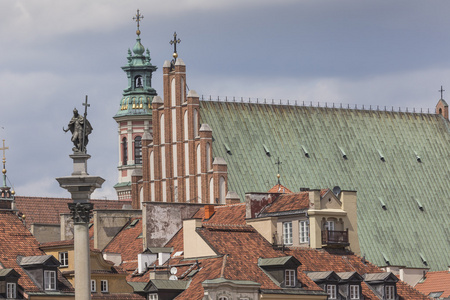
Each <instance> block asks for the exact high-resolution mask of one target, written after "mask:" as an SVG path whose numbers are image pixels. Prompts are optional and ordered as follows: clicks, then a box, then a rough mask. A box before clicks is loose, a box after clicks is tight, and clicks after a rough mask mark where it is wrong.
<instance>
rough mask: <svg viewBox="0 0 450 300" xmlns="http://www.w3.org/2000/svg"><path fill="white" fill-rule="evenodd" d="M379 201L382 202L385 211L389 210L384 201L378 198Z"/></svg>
mask: <svg viewBox="0 0 450 300" xmlns="http://www.w3.org/2000/svg"><path fill="white" fill-rule="evenodd" d="M378 200H380V204H381V207H382V208H383V209H384V210H386V209H387V208H386V203H384V201H383V199H381V198H380V197H378Z"/></svg>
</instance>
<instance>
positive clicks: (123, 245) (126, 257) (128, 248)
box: [103, 218, 144, 281]
mask: <svg viewBox="0 0 450 300" xmlns="http://www.w3.org/2000/svg"><path fill="white" fill-rule="evenodd" d="M135 220H138V222H137V223H136V224H135V225H134V226H129V225H130V224H131V223H132V222H133V221H135ZM141 234H142V218H132V219H131V220H130V221H129V222H127V223H126V224H125V226H124V227H123V228H122V230H120V231H119V233H118V234H117V235H116V236H115V237H114V238H113V239H112V240H111V241H110V242H109V243H108V245H106V247H105V249H103V252H105V253H120V254H121V256H122V264H121V267H122V268H123V269H124V270H125V271H127V272H129V273H133V272H134V270H136V268H137V267H138V264H137V259H138V254H139V253H142V252H143V251H144V249H143V240H142V238H140V237H139V236H140V235H141ZM127 280H128V279H127ZM137 281H140V280H137Z"/></svg>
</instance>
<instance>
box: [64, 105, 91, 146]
mask: <svg viewBox="0 0 450 300" xmlns="http://www.w3.org/2000/svg"><path fill="white" fill-rule="evenodd" d="M85 115H86V113H85ZM63 130H64V132H67V131H69V130H70V132H71V133H72V139H71V140H72V142H73V145H74V147H73V148H72V151H73V152H83V153H86V145H87V144H88V142H89V139H88V135H89V134H91V132H92V126H91V123H89V121H88V120H87V119H86V116H84V117H83V116H81V115H80V114H79V113H78V110H77V109H76V108H75V109H74V110H73V117H72V119H71V120H70V122H69V124H68V128H67V129H64V127H63Z"/></svg>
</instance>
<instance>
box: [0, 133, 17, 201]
mask: <svg viewBox="0 0 450 300" xmlns="http://www.w3.org/2000/svg"><path fill="white" fill-rule="evenodd" d="M8 149H9V148H8V147H6V146H5V140H3V147H2V148H0V150H2V151H3V159H2V163H3V169H2V173H3V186H2V187H0V209H12V208H13V205H12V202H13V201H14V190H12V189H11V188H10V187H9V186H8V185H7V183H6V155H5V151H6V150H8Z"/></svg>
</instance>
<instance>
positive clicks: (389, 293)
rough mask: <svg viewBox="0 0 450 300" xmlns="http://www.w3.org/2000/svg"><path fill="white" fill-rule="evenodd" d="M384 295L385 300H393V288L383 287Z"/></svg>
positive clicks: (391, 286) (390, 286) (389, 286)
mask: <svg viewBox="0 0 450 300" xmlns="http://www.w3.org/2000/svg"><path fill="white" fill-rule="evenodd" d="M384 295H385V299H386V300H394V299H395V286H393V285H386V286H385V287H384Z"/></svg>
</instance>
